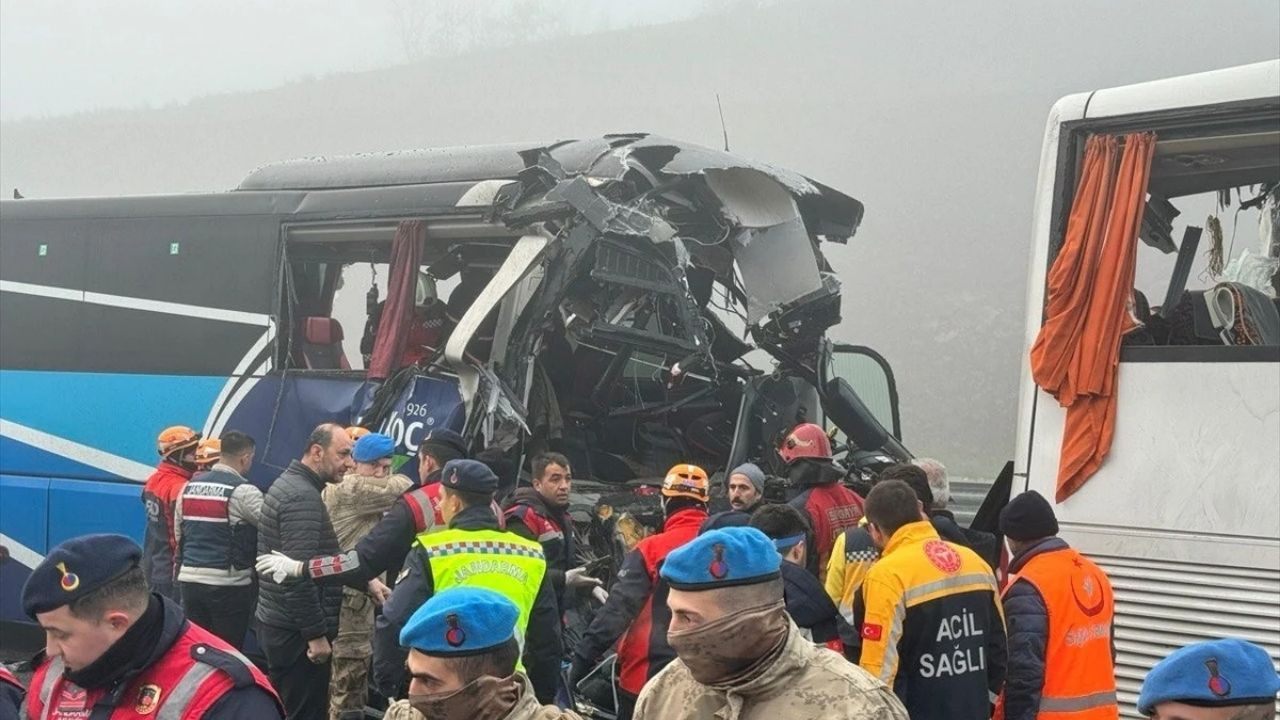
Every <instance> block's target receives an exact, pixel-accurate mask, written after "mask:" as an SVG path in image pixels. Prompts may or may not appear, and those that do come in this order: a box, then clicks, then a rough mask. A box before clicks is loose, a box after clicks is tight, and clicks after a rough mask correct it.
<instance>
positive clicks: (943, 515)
mask: <svg viewBox="0 0 1280 720" xmlns="http://www.w3.org/2000/svg"><path fill="white" fill-rule="evenodd" d="M929 522H931V523H933V528H934V529H935V530H937V531H938V534H939V535H941V536H942V539H943V540H946V541H947V542H953V543H955V544H957V545H963V546H965V547H967V548H969V549H970V550H972V551H974V552H976V553H978V556H979V557H981V558H982V559H983V560H986V561H987V564H988V565H990V566H991V567H992V569H994V568H998V567H1000V538H998V537H996V536H995V534H994V533H989V532H984V531H982V530H973V529H970V528H966V527H960V524H959V523H957V522H956V516H955V515H954V514H952V513H951V511H949V510H934V511H932V512H930V513H929Z"/></svg>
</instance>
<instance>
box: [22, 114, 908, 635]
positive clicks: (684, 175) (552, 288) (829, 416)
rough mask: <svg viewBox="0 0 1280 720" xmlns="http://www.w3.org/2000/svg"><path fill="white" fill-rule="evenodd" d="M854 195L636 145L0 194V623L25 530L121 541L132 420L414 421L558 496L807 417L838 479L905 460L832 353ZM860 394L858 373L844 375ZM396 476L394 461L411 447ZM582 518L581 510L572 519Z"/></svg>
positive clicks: (258, 430)
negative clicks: (529, 463) (827, 440)
mask: <svg viewBox="0 0 1280 720" xmlns="http://www.w3.org/2000/svg"><path fill="white" fill-rule="evenodd" d="M862 214H863V207H862V205H861V204H860V203H859V202H858V201H856V200H854V199H853V198H850V197H848V196H846V195H844V194H842V193H840V192H837V191H836V190H833V189H832V188H829V187H827V186H825V185H822V184H821V183H818V182H815V181H813V180H811V179H809V178H806V177H804V176H802V175H799V174H796V173H793V172H790V171H787V170H783V169H779V168H774V167H771V166H768V165H764V164H760V163H756V162H752V161H749V160H745V159H743V158H740V157H737V156H734V155H731V154H729V153H727V152H720V151H716V150H710V149H706V148H702V147H699V146H696V145H691V144H688V143H682V142H677V141H673V140H668V139H664V138H659V137H655V136H651V135H644V134H629V135H612V136H605V137H599V138H593V139H588V140H581V141H568V142H559V143H552V144H543V145H539V144H529V145H507V146H491V147H468V148H446V149H432V150H421V151H413V152H395V153H384V154H368V155H358V156H351V157H341V158H315V159H305V160H297V161H290V162H282V163H277V164H273V165H268V166H265V167H262V168H260V169H258V170H256V171H254V172H253V173H252V174H250V175H249V176H248V177H247V178H246V179H245V180H244V181H243V182H242V183H241V184H240V186H239V187H238V188H237V189H235V190H234V191H231V192H223V193H210V194H184V195H171V196H156V197H124V198H110V199H106V198H85V199H51V200H39V199H22V200H12V201H4V202H3V205H0V533H2V534H0V544H3V545H4V546H5V549H6V552H7V558H8V560H7V561H6V562H4V563H3V564H2V565H0V618H3V619H6V620H12V619H15V618H19V617H20V609H19V608H20V603H19V602H18V593H19V590H20V588H21V586H22V582H23V580H24V578H25V576H26V574H27V573H28V572H29V570H30V568H31V567H33V566H34V565H36V564H37V563H38V562H39V561H40V559H41V557H42V554H43V553H44V552H45V551H46V550H47V549H48V548H49V547H51V546H53V545H55V544H57V543H59V542H61V541H63V540H65V539H67V538H68V537H72V536H75V535H79V534H83V533H88V532H103V531H111V532H123V533H126V534H129V535H132V536H133V537H135V538H139V537H140V535H141V532H142V526H143V513H142V508H141V505H140V502H139V495H140V488H139V483H140V482H141V481H143V480H144V479H145V478H146V477H147V476H148V475H149V474H150V472H151V468H152V466H153V465H154V462H155V460H156V451H155V444H154V443H155V435H156V433H157V431H158V430H159V429H160V428H163V427H166V426H168V425H172V424H179V423H181V424H188V425H191V426H192V427H195V428H196V429H197V430H200V431H202V432H203V433H204V434H205V435H217V434H219V433H221V432H222V431H223V430H224V429H231V428H234V429H237V430H241V431H244V432H247V433H249V434H250V435H251V436H253V437H255V438H256V439H257V441H258V455H257V457H258V460H257V463H256V466H255V468H254V469H253V471H252V473H251V479H252V480H253V481H254V482H256V483H258V484H260V485H264V486H265V485H266V484H268V483H269V482H270V481H271V480H272V479H273V478H274V477H275V476H276V475H277V474H278V473H279V472H280V471H281V469H282V468H283V467H285V466H286V465H287V464H288V462H289V460H290V459H292V458H294V457H295V456H296V454H297V453H298V452H299V451H300V449H301V447H302V445H303V443H304V439H305V437H306V435H307V434H308V432H309V431H310V430H311V429H312V427H314V426H315V425H316V424H317V423H318V422H321V421H326V420H333V421H337V422H340V423H344V424H362V425H364V426H366V427H370V428H376V429H378V430H381V431H383V432H386V433H388V434H389V435H391V436H392V437H393V438H395V440H396V441H397V453H398V455H399V457H400V459H401V461H402V462H403V460H404V459H406V458H407V457H409V456H411V455H412V454H413V453H415V452H416V450H417V447H418V443H419V442H420V441H421V439H422V437H423V436H424V435H425V433H426V432H427V431H429V430H430V429H431V428H436V427H448V428H451V429H454V430H457V431H459V432H461V433H463V434H464V436H465V437H466V438H467V439H468V441H469V442H470V443H471V445H472V447H473V448H477V449H478V448H481V447H498V448H501V449H502V450H503V451H505V452H506V453H507V456H508V457H509V458H510V459H512V460H513V461H515V462H520V461H522V460H523V459H524V458H527V457H528V456H530V455H531V454H532V453H534V452H537V451H539V450H541V449H545V448H554V449H557V450H559V451H561V452H564V453H566V454H567V455H569V457H570V458H571V459H572V461H573V463H574V470H575V475H576V476H578V477H579V478H581V479H582V480H581V482H579V485H581V486H583V487H590V486H591V484H592V483H595V484H596V486H597V487H598V488H601V489H603V490H607V489H609V488H616V489H620V490H623V491H625V492H631V487H632V486H633V485H636V484H640V483H642V482H643V481H644V480H645V479H646V478H649V479H652V478H660V477H661V475H662V473H664V472H665V470H666V469H667V468H668V467H669V466H670V465H672V464H674V463H675V462H677V461H691V462H696V463H701V464H704V465H705V466H706V467H707V468H708V469H709V470H711V471H714V470H716V469H720V470H723V469H725V468H727V467H730V466H732V465H733V464H735V463H739V462H742V461H744V460H748V459H751V460H757V461H760V462H762V463H763V464H764V465H765V466H775V467H776V465H777V458H776V455H775V451H774V448H775V447H776V446H777V442H778V440H779V439H780V437H781V435H782V433H783V432H784V431H785V430H787V429H789V428H790V427H791V426H792V425H794V424H795V423H797V422H800V421H806V420H808V421H817V422H831V423H833V424H835V425H838V426H839V427H841V428H842V429H844V431H845V434H846V435H847V436H848V440H847V442H845V443H843V445H844V451H845V452H846V453H847V457H848V460H849V464H850V465H851V466H852V467H853V468H854V470H855V472H862V473H869V472H871V471H872V470H874V468H875V467H877V466H879V465H882V464H884V463H887V462H890V461H892V460H893V459H895V458H903V457H906V451H905V450H904V449H903V448H902V446H901V445H900V444H899V442H898V434H899V432H900V431H899V429H898V418H897V408H896V391H895V389H894V386H893V377H892V373H891V372H890V371H889V369H888V365H887V364H886V363H884V361H883V359H882V358H880V357H879V356H878V355H876V354H875V353H874V352H872V351H870V350H868V349H866V348H858V347H849V346H833V345H832V344H831V343H830V341H829V340H828V339H827V337H826V332H827V330H828V329H829V328H831V327H832V326H833V325H835V324H836V323H837V322H838V321H839V319H840V283H839V281H838V279H837V278H836V277H835V275H834V273H833V272H832V271H831V267H830V265H829V264H828V263H827V261H826V259H825V256H824V254H825V252H826V251H827V249H829V248H830V247H832V244H835V245H836V246H838V245H839V244H842V243H845V242H846V241H847V240H848V239H849V238H850V237H851V236H853V234H854V233H855V231H856V230H857V228H858V225H859V222H860V221H861V219H862ZM855 386H856V389H855ZM401 470H402V471H404V472H406V473H407V474H409V475H413V474H414V473H416V463H412V462H410V463H405V464H404V465H403V467H401ZM588 507H589V506H588Z"/></svg>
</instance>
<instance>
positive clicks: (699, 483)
mask: <svg viewBox="0 0 1280 720" xmlns="http://www.w3.org/2000/svg"><path fill="white" fill-rule="evenodd" d="M710 485H711V483H709V482H708V481H707V471H706V470H703V469H702V468H700V467H698V466H697V465H676V466H675V467H673V468H671V469H670V470H668V471H667V477H666V479H664V480H663V481H662V496H663V497H687V498H693V499H694V500H697V501H698V502H706V501H707V500H708V498H709V497H710Z"/></svg>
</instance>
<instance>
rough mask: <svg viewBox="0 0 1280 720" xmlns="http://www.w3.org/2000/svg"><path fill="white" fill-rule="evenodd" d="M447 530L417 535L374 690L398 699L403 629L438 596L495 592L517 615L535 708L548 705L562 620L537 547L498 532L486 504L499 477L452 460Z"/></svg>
mask: <svg viewBox="0 0 1280 720" xmlns="http://www.w3.org/2000/svg"><path fill="white" fill-rule="evenodd" d="M440 485H441V491H440V509H441V512H442V513H443V515H444V519H445V523H446V525H447V528H445V529H443V530H438V531H435V532H431V533H422V534H421V535H419V536H418V538H417V540H416V542H415V544H414V549H413V551H412V553H411V554H410V556H409V558H408V559H407V560H406V561H405V569H404V571H403V572H402V573H401V576H400V579H399V581H398V582H397V583H396V588H395V591H394V592H393V593H391V598H390V599H389V600H387V603H386V605H385V606H384V607H383V614H382V617H380V618H379V619H378V620H377V632H376V633H375V635H374V646H373V652H374V667H373V675H374V682H375V685H376V687H378V689H379V690H380V691H381V692H382V693H383V694H384V695H386V696H388V697H398V696H399V688H400V687H401V686H402V684H403V681H404V677H405V676H404V663H405V652H404V651H403V650H402V649H401V648H400V643H399V642H398V638H399V636H400V631H401V629H402V628H403V627H404V625H405V624H406V623H407V622H408V620H409V617H410V616H411V615H413V613H414V612H415V611H416V610H417V609H418V608H419V607H421V606H422V604H423V603H424V602H426V601H427V599H428V598H430V597H431V596H432V595H434V594H435V593H437V592H439V591H442V590H446V589H448V588H452V587H457V586H460V585H465V586H468V587H483V588H488V589H490V590H493V591H495V592H498V593H500V594H502V595H503V596H505V597H506V598H508V599H509V600H511V601H512V602H514V603H515V604H516V607H518V608H519V609H520V615H519V619H518V621H517V623H516V628H517V632H518V633H519V637H520V639H521V643H522V648H523V652H524V656H523V657H524V661H523V668H525V669H526V671H527V672H528V674H529V679H530V681H531V682H532V683H533V687H534V691H535V692H536V694H537V697H538V700H539V702H544V703H549V702H553V701H554V699H555V694H556V683H557V680H558V678H559V675H560V652H561V646H560V617H559V615H558V609H557V604H556V598H555V591H554V590H553V588H552V587H551V581H550V578H548V577H547V561H546V559H545V557H544V556H543V554H542V546H541V545H539V544H538V543H537V542H536V541H533V540H526V539H525V538H523V537H520V536H519V535H516V534H515V533H512V532H508V531H505V530H502V529H500V528H499V526H498V518H497V517H496V516H495V515H494V514H493V511H492V509H491V504H492V502H493V493H494V492H495V491H496V490H497V487H498V478H497V477H496V476H495V475H494V474H493V471H492V470H490V469H489V468H488V467H487V466H485V464H484V463H481V462H479V461H478V460H451V461H449V463H448V464H446V465H445V466H444V471H443V473H442V474H441V480H440Z"/></svg>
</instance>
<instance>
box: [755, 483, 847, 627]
mask: <svg viewBox="0 0 1280 720" xmlns="http://www.w3.org/2000/svg"><path fill="white" fill-rule="evenodd" d="M750 526H751V527H753V528H756V529H757V530H759V531H760V532H763V533H764V534H765V535H767V536H768V537H769V539H770V540H772V541H773V545H774V547H776V548H777V549H778V554H779V555H781V556H782V560H783V563H782V594H783V599H784V601H785V603H786V606H787V614H788V615H790V616H791V619H792V620H794V621H795V623H796V626H797V627H799V628H800V630H801V631H802V632H804V633H806V634H807V635H808V636H809V639H810V640H812V641H813V642H815V643H818V644H823V645H828V646H829V647H831V646H833V645H834V647H831V649H832V650H840V651H843V650H844V645H845V642H846V641H851V640H852V638H853V636H854V631H853V628H852V627H851V626H850V625H849V623H847V622H845V620H844V618H842V617H840V612H839V611H838V610H836V605H835V603H833V602H832V601H831V598H829V597H827V593H826V591H825V590H823V589H822V583H819V582H818V578H816V577H814V575H813V573H811V572H809V571H808V570H806V569H805V559H806V558H805V554H806V553H807V552H808V549H809V548H808V540H807V538H808V536H809V524H808V523H806V522H805V519H804V516H803V515H801V514H800V511H799V510H796V509H795V508H793V507H791V506H790V505H765V506H763V507H761V508H760V509H758V510H756V511H755V512H754V513H752V515H751V522H750Z"/></svg>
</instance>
